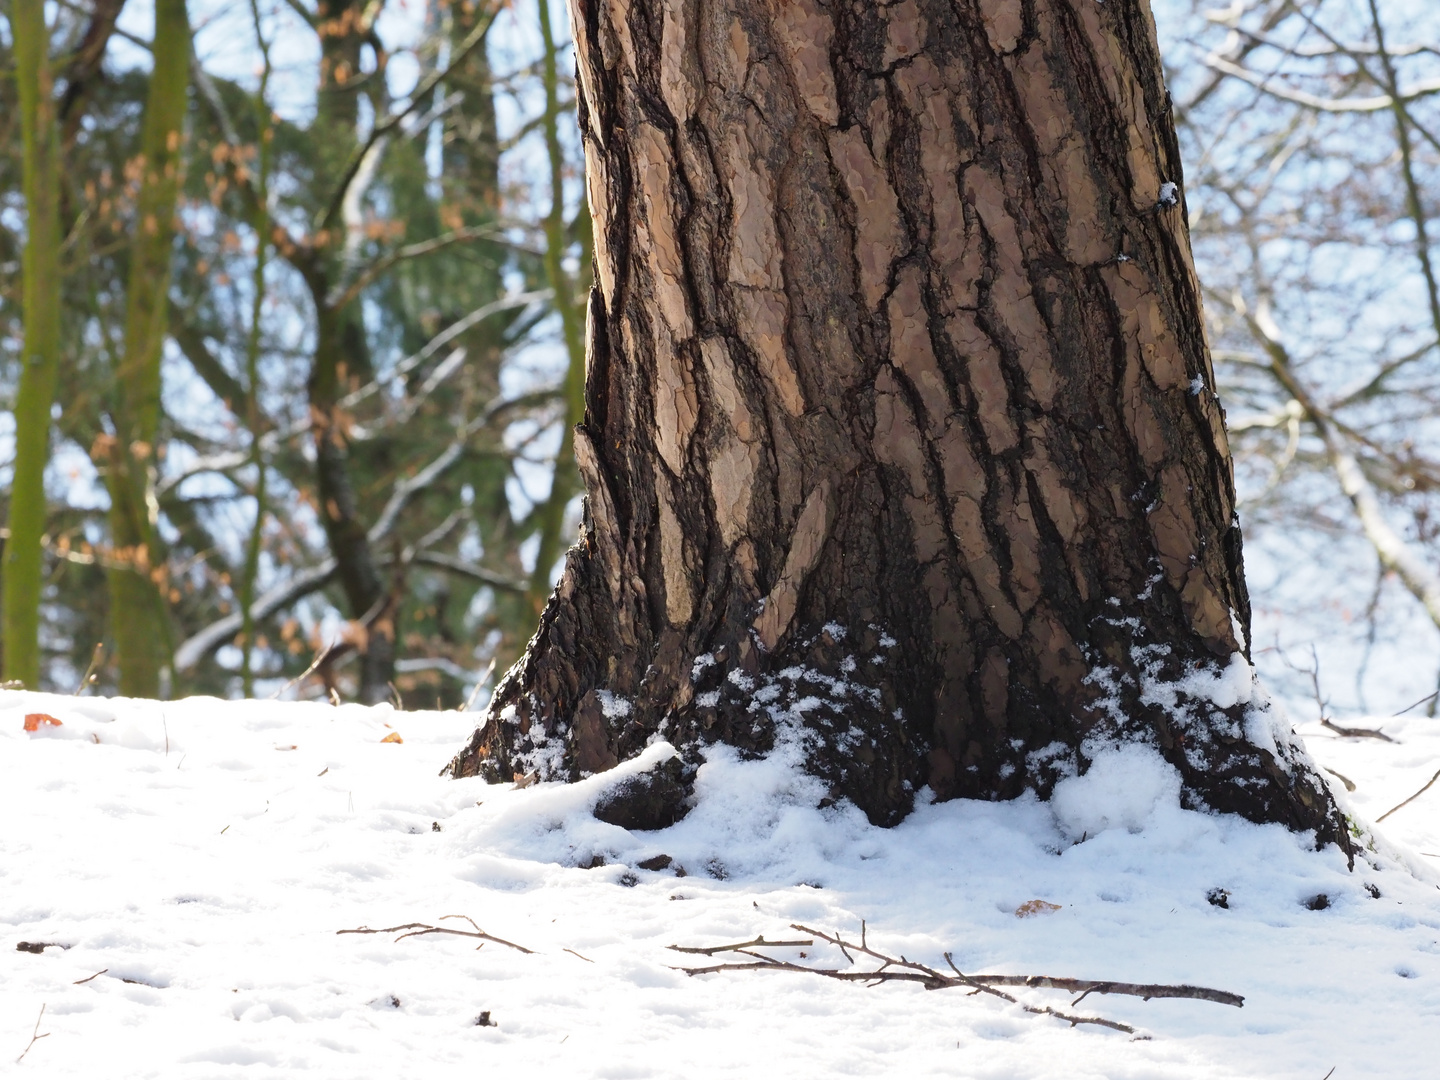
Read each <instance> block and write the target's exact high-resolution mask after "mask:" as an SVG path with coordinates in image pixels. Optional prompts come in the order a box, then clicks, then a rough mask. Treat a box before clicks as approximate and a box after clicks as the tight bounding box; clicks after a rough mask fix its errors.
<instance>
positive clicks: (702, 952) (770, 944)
mask: <svg viewBox="0 0 1440 1080" xmlns="http://www.w3.org/2000/svg"><path fill="white" fill-rule="evenodd" d="M797 929H798V927H797ZM814 944H815V942H814V941H811V940H809V939H806V940H805V941H766V940H765V935H764V934H761V935H760V936H759V937H757V938H755V939H754V940H753V941H740V942H736V943H735V944H734V945H711V946H709V947H708V948H701V949H696V948H691V947H690V946H687V945H670V946H668V948H669V949H670V950H671V951H672V952H678V953H690V954H691V955H693V956H714V955H715V954H716V953H722V952H740V951H741V950H742V949H757V948H761V947H762V946H763V947H766V948H772V949H790V948H800V947H802V946H806V945H814ZM767 959H768V957H767Z"/></svg>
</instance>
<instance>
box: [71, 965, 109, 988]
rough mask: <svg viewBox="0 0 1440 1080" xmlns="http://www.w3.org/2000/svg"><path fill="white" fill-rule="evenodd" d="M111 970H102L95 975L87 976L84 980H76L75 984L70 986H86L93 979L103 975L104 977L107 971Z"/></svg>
mask: <svg viewBox="0 0 1440 1080" xmlns="http://www.w3.org/2000/svg"><path fill="white" fill-rule="evenodd" d="M109 970H110V969H109V968H101V969H100V970H99V971H97V972H95V974H94V975H87V976H85V978H83V979H76V980H75V981H74V982H73V983H71V984H70V985H71V986H84V985H85V984H86V983H87V982H89V981H90V980H91V979H98V978H99V977H100V976H101V975H104V974H105V972H107V971H109Z"/></svg>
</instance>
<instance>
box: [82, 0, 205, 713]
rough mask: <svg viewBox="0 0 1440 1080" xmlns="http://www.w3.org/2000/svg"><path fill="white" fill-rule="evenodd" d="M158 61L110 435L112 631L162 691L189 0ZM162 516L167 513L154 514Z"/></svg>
mask: <svg viewBox="0 0 1440 1080" xmlns="http://www.w3.org/2000/svg"><path fill="white" fill-rule="evenodd" d="M154 57H155V64H154V67H153V68H152V70H151V74H150V85H149V88H148V90H147V92H146V96H145V118H144V121H143V123H142V126H141V135H140V153H139V155H138V156H137V157H136V158H133V159H132V160H131V161H129V162H127V163H126V171H127V173H134V174H137V176H136V184H137V186H138V191H137V193H136V198H135V222H134V225H133V227H132V232H131V238H130V251H129V263H130V265H129V268H128V280H127V286H126V291H125V331H124V338H123V344H122V346H121V348H122V353H121V362H120V365H119V367H118V368H117V369H116V371H115V380H114V388H113V391H112V397H111V406H110V410H109V412H110V421H111V424H112V425H113V428H114V434H113V436H111V437H110V438H109V439H108V440H105V442H104V444H103V445H104V446H105V447H106V449H107V450H108V453H106V455H105V457H106V481H107V486H108V488H109V492H110V560H111V566H110V596H111V599H110V611H111V616H112V622H111V631H112V633H113V635H114V640H115V645H116V650H115V652H116V660H117V661H118V664H119V668H120V692H121V693H122V694H126V695H129V696H131V697H157V696H159V694H160V688H161V669H162V666H163V665H164V664H165V661H166V660H167V658H168V652H169V648H167V646H168V645H169V642H170V625H169V619H168V618H167V616H166V608H167V606H168V605H167V603H166V599H165V598H166V596H167V595H168V592H169V588H168V583H167V581H166V576H167V574H166V568H165V566H164V565H163V564H162V563H160V562H159V561H158V560H155V559H153V558H152V556H151V551H152V549H154V548H155V540H156V537H155V528H156V525H157V524H158V521H157V520H152V506H153V505H154V477H155V454H156V452H157V450H158V449H159V447H158V444H157V442H156V438H157V436H158V435H159V430H160V356H161V351H162V349H163V348H164V344H165V327H166V310H167V307H168V303H169V292H170V262H171V249H172V248H173V246H174V238H175V224H174V222H175V203H176V197H177V196H178V194H179V190H180V163H181V160H182V155H181V150H180V139H181V134H182V132H181V127H182V125H183V123H184V119H185V102H186V94H187V91H188V89H189V86H190V20H189V16H188V14H187V13H186V10H185V0H157V3H156V4H155V39H154ZM154 516H155V517H158V515H154Z"/></svg>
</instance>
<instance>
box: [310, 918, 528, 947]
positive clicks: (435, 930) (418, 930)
mask: <svg viewBox="0 0 1440 1080" xmlns="http://www.w3.org/2000/svg"><path fill="white" fill-rule="evenodd" d="M440 918H441V919H464V920H465V921H466V922H468V923H469V924H470V925H471V926H475V920H474V919H472V918H470V916H469V915H441V916H440ZM397 930H404V931H406V933H403V934H401V935H400V936H399V937H397V938H396V939H395V940H396V941H403V940H404V939H405V938H407V937H424V936H425V935H426V934H452V935H454V936H455V937H467V938H479V939H480V941H481V943H482V944H483V943H484V942H486V941H493V942H494V943H495V944H496V945H504V946H505V947H506V948H507V949H514V950H516V951H517V952H522V953H527V954H533V953H534V951H535V950H534V949H527V948H525V946H524V945H516V944H515V943H514V942H513V941H506V940H505V939H504V938H498V937H496V936H495V935H494V934H487V933H486V932H485V931H484V930H481V929H480V927H478V926H475V929H474V930H473V931H472V930H453V929H451V928H450V927H448V926H431V925H430V924H429V923H419V922H409V923H402V924H400V925H399V926H385V927H381V928H379V929H374V930H372V929H371V928H370V927H368V926H358V927H356V928H355V929H354V930H336V931H335V933H336V934H337V935H338V934H393V933H394V932H395V931H397ZM476 948H477V949H478V948H480V946H479V945H477V946H476Z"/></svg>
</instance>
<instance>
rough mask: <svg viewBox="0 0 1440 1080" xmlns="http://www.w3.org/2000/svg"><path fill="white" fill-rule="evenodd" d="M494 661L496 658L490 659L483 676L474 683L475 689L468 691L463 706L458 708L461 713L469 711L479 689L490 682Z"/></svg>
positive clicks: (478, 693) (493, 670) (477, 695)
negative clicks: (468, 694) (468, 693)
mask: <svg viewBox="0 0 1440 1080" xmlns="http://www.w3.org/2000/svg"><path fill="white" fill-rule="evenodd" d="M496 659H497V658H496V657H494V656H492V657H491V658H490V665H489V666H488V667H487V668H486V669H485V674H483V675H481V676H480V678H479V679H478V680H477V681H476V683H475V689H474V690H471V691H470V696H469V697H468V698H466V699H465V704H464V705H463V706H461V708H460V711H461V712H469V711H470V708H471V706H472V705H474V704H475V699H476V698H477V697H479V696H480V691H481V689H483V688H484V686H485V684H486V683H488V682H489V681H490V676H491V675H493V674H495V660H496Z"/></svg>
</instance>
